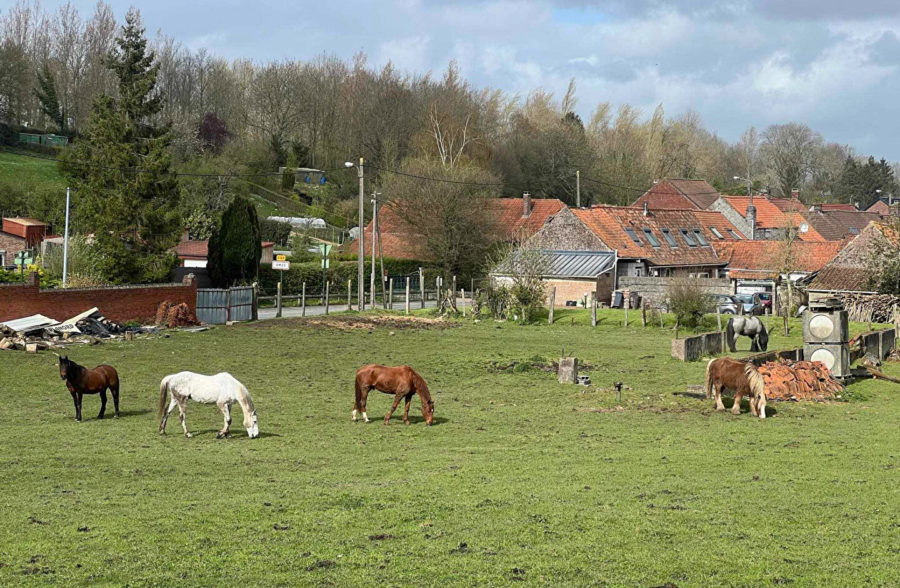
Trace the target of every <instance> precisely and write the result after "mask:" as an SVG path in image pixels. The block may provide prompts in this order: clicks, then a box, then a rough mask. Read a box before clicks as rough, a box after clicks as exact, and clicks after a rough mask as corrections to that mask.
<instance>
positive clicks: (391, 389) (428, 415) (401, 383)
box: [351, 363, 434, 425]
mask: <svg viewBox="0 0 900 588" xmlns="http://www.w3.org/2000/svg"><path fill="white" fill-rule="evenodd" d="M372 389H375V390H378V391H379V392H384V393H385V394H393V395H394V404H392V405H391V410H389V411H388V413H387V414H386V415H384V424H385V425H386V424H388V422H389V421H390V420H391V415H392V414H394V411H395V410H397V405H399V404H400V399H401V398H403V399H405V400H406V406H405V408H404V409H403V422H404V423H405V424H407V425H408V424H409V403H410V401H411V400H412V397H413V394H418V395H419V398H420V399H421V400H422V416H423V417H425V424H426V425H430V424H431V423H432V422H433V421H434V402H433V401H432V400H431V395H430V394H429V393H428V385H427V384H426V383H425V380H423V379H422V376H420V375H419V374H417V373H416V372H415V370H413V369H412V368H411V367H409V366H408V365H401V366H397V367H389V366H385V365H377V364H374V363H370V364H369V365H364V366H362V367H361V368H359V369H358V370H356V403H355V404H354V405H353V413H352V414H351V418H352V419H353V420H354V421H356V414H357V412H361V413H362V417H363V420H364V421H365V422H367V423H368V422H369V416H368V415H367V414H366V399H367V398H368V396H369V390H372Z"/></svg>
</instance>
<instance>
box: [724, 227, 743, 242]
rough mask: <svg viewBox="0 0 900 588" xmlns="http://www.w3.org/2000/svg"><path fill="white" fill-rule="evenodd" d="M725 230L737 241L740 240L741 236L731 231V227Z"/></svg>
mask: <svg viewBox="0 0 900 588" xmlns="http://www.w3.org/2000/svg"><path fill="white" fill-rule="evenodd" d="M725 230H726V231H728V234H729V235H731V236H732V237H734V238H735V240H737V241H740V240H741V236H740V235H738V234H737V233H735V232H734V231H732V230H731V229H725Z"/></svg>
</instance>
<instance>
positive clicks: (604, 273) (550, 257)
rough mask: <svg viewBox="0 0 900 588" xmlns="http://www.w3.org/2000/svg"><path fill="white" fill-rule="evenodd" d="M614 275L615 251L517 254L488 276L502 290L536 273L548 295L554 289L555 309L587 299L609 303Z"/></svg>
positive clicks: (520, 252) (530, 252)
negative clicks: (525, 276)
mask: <svg viewBox="0 0 900 588" xmlns="http://www.w3.org/2000/svg"><path fill="white" fill-rule="evenodd" d="M523 256H525V257H524V258H523ZM615 271H616V252H615V251H548V250H533V251H527V252H522V251H517V252H516V253H514V254H513V255H511V256H510V257H508V258H507V259H505V260H504V261H503V262H501V263H500V265H499V266H498V267H497V268H495V270H494V271H493V272H491V279H492V280H493V282H494V283H495V284H497V285H500V286H503V285H509V284H511V283H512V282H513V280H514V276H517V275H520V274H522V273H535V274H537V275H539V276H540V278H541V280H542V281H543V282H545V283H546V285H547V293H548V295H549V292H550V288H556V297H555V305H556V306H567V305H568V306H572V305H573V304H574V303H575V302H577V301H578V300H584V299H585V298H587V297H590V296H594V297H596V299H597V300H602V301H604V302H605V301H608V300H609V299H610V297H611V295H612V292H613V290H614V284H615Z"/></svg>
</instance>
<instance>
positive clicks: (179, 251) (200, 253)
mask: <svg viewBox="0 0 900 588" xmlns="http://www.w3.org/2000/svg"><path fill="white" fill-rule="evenodd" d="M175 254H176V255H178V257H180V258H183V257H196V258H201V259H206V258H207V257H208V256H209V241H205V240H204V241H181V242H180V243H178V245H176V246H175Z"/></svg>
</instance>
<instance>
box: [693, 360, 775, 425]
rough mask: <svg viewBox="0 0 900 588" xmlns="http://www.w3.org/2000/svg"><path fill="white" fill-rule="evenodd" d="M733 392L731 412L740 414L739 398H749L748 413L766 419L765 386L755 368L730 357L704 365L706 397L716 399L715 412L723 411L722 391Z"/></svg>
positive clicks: (750, 364)
mask: <svg viewBox="0 0 900 588" xmlns="http://www.w3.org/2000/svg"><path fill="white" fill-rule="evenodd" d="M725 388H728V389H730V390H734V406H732V407H731V412H732V413H734V414H741V398H742V397H743V396H744V394H746V395H747V396H748V397H749V398H750V412H751V413H752V414H753V416H759V418H761V419H764V418H766V386H765V382H764V381H763V377H762V375H760V373H759V372H758V371H757V370H756V366H755V365H753V364H752V363H749V362H744V361H738V360H736V359H732V358H730V357H720V358H719V359H713V360H711V361H710V362H709V363H708V364H707V365H706V397H707V398H712V397H713V396H714V395H715V398H716V410H725V405H724V404H722V391H723V390H724V389H725Z"/></svg>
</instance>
